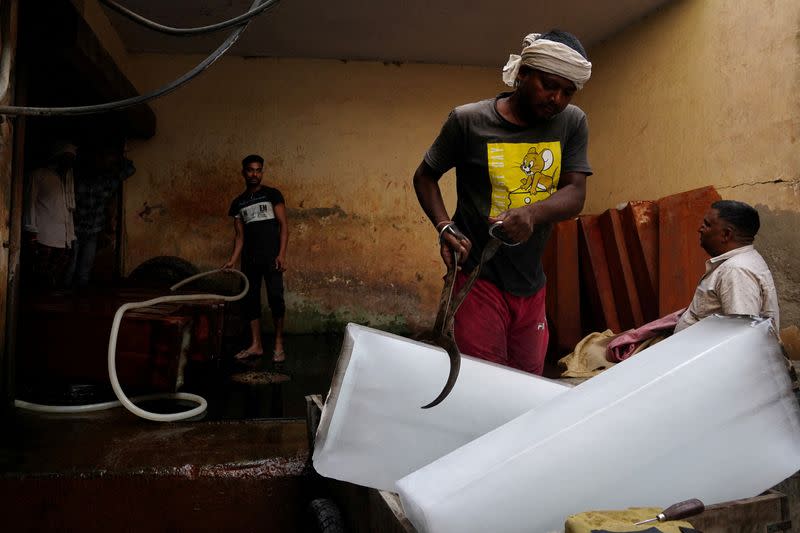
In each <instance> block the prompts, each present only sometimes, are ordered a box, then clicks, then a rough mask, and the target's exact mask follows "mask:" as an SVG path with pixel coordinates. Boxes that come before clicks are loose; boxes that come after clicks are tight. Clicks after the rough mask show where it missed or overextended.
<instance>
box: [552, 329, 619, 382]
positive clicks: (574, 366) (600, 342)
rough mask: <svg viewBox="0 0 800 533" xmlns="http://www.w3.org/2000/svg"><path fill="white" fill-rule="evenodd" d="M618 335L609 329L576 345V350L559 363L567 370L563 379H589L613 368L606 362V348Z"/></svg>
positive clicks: (593, 334)
mask: <svg viewBox="0 0 800 533" xmlns="http://www.w3.org/2000/svg"><path fill="white" fill-rule="evenodd" d="M616 336H617V334H616V333H614V332H613V331H611V330H610V329H607V330H605V331H603V332H602V333H601V332H597V331H595V332H594V333H589V334H588V335H587V336H585V337H584V338H583V339H581V340H580V342H578V344H576V345H575V350H574V351H573V352H572V353H571V354H569V355H566V356H564V357H562V358H561V359H560V360H559V361H558V365H559V366H560V367H561V368H564V369H565V370H564V371H563V372H562V373H561V377H562V378H589V377H592V376H595V375H597V374H599V373H600V372H602V371H603V370H605V369H606V368H611V367H612V366H614V363H611V362H609V361H608V360H606V347H607V346H608V343H609V342H611V339H613V338H614V337H616Z"/></svg>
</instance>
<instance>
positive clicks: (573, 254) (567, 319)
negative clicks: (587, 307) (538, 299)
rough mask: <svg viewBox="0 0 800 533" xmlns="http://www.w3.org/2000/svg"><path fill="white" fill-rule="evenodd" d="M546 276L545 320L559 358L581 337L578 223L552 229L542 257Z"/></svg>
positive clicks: (557, 225) (571, 348)
mask: <svg viewBox="0 0 800 533" xmlns="http://www.w3.org/2000/svg"><path fill="white" fill-rule="evenodd" d="M542 265H543V267H544V272H545V275H546V276H547V299H546V306H547V316H548V317H549V319H550V320H549V328H550V334H551V346H553V347H554V349H555V350H556V351H557V352H558V353H559V354H566V353H569V352H571V351H572V350H573V349H574V348H575V345H576V344H577V343H578V341H580V340H581V337H582V336H583V331H582V329H581V317H580V315H581V294H580V275H579V270H578V220H577V219H572V220H565V221H563V222H559V223H558V224H555V225H554V226H553V232H552V234H551V236H550V240H549V241H548V242H547V246H546V248H545V251H544V254H543V256H542Z"/></svg>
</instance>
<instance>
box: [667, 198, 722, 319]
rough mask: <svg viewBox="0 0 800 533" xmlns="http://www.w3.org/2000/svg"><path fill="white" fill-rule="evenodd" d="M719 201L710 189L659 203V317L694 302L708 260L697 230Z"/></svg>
mask: <svg viewBox="0 0 800 533" xmlns="http://www.w3.org/2000/svg"><path fill="white" fill-rule="evenodd" d="M719 199H720V195H719V193H718V192H717V191H716V190H715V189H714V187H711V186H709V187H702V188H699V189H694V190H691V191H686V192H682V193H679V194H674V195H672V196H667V197H664V198H661V199H660V200H658V229H659V231H658V233H659V239H658V248H659V255H658V257H659V265H658V271H659V274H658V296H659V302H658V304H659V305H658V307H659V315H661V316H663V315H666V314H669V313H672V312H674V311H677V310H678V309H681V308H682V307H686V306H687V305H689V302H691V300H692V296H694V291H695V288H696V287H697V282H698V281H699V280H700V277H701V276H702V275H703V272H705V262H706V259H708V255H707V254H706V253H705V251H704V250H703V249H702V248H701V247H700V241H699V236H698V233H697V229H698V228H699V227H700V224H701V223H702V222H703V215H704V214H705V212H706V211H707V210H708V208H709V207H710V206H711V204H712V203H713V202H715V201H717V200H719Z"/></svg>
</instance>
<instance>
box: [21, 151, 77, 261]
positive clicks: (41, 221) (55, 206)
mask: <svg viewBox="0 0 800 533" xmlns="http://www.w3.org/2000/svg"><path fill="white" fill-rule="evenodd" d="M67 181H71V180H67V179H65V178H62V177H61V176H60V175H59V173H58V172H56V170H55V169H52V168H49V167H41V168H37V169H36V170H34V171H33V172H31V173H30V175H29V176H28V181H27V183H26V188H27V191H26V194H25V209H24V211H23V214H22V229H24V230H25V231H29V232H31V233H36V240H38V241H39V242H40V243H41V244H44V245H45V246H50V247H52V248H67V247H69V246H70V245H71V244H72V241H74V240H75V225H74V222H73V219H72V209H70V205H69V199H70V198H72V197H74V196H73V194H68V193H71V192H72V191H67V186H68V185H67Z"/></svg>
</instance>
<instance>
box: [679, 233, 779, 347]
mask: <svg viewBox="0 0 800 533" xmlns="http://www.w3.org/2000/svg"><path fill="white" fill-rule="evenodd" d="M713 314H721V315H756V316H763V317H769V318H772V320H773V321H774V323H775V327H776V328H779V327H780V316H779V311H778V293H777V292H775V282H774V281H773V280H772V273H771V272H770V271H769V267H768V266H767V263H765V262H764V258H763V257H761V254H759V253H758V252H757V251H756V249H755V248H753V245H747V246H742V247H740V248H736V249H735V250H731V251H729V252H726V253H724V254H722V255H718V256H716V257H712V258H711V259H709V260H708V261H706V273H705V274H704V275H703V277H702V279H701V280H700V283H699V284H698V285H697V289H696V290H695V292H694V298H692V303H691V304H690V305H689V308H688V309H687V310H686V312H685V313H683V315H681V318H680V320H678V324H677V325H676V326H675V333H677V332H679V331H680V330H682V329H685V328H687V327H689V326H691V325H692V324H694V323H695V322H698V321H700V320H702V319H704V318H706V317H707V316H710V315H713Z"/></svg>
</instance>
